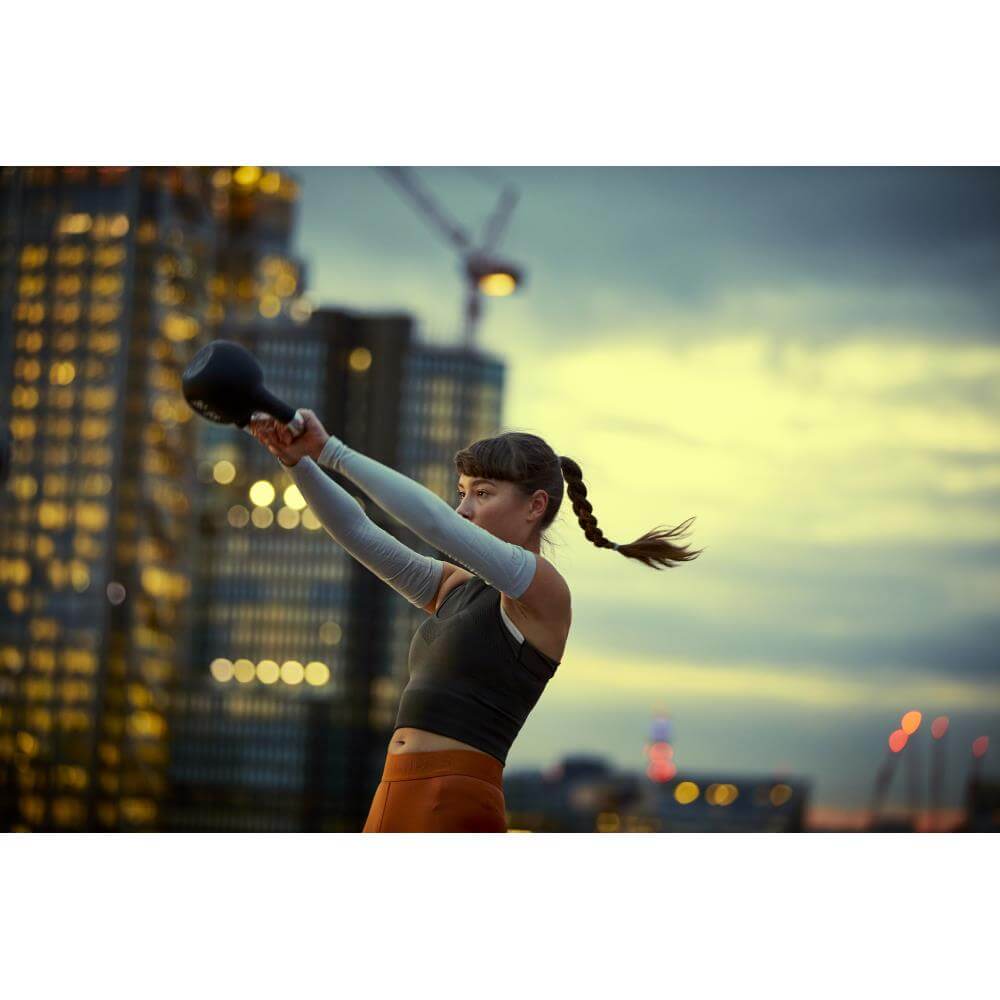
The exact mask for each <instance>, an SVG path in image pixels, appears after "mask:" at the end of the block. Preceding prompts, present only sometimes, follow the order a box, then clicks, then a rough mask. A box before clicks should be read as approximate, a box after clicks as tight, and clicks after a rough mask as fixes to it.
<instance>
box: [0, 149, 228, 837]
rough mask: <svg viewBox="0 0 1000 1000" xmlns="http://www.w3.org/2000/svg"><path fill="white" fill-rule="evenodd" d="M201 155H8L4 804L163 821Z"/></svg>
mask: <svg viewBox="0 0 1000 1000" xmlns="http://www.w3.org/2000/svg"><path fill="white" fill-rule="evenodd" d="M216 236H217V230H216V225H215V220H214V218H213V214H212V185H211V178H210V176H209V174H208V172H207V171H205V170H202V169H200V168H189V167H179V168H160V167H148V168H146V167H144V168H129V167H97V168H95V167H25V168H10V167H7V168H3V169H2V170H0V289H2V294H0V302H2V303H3V309H2V310H0V352H2V353H0V407H2V408H3V410H2V412H0V422H4V423H7V424H8V425H9V427H10V431H11V436H12V447H11V462H10V465H11V468H10V475H9V480H8V483H7V494H6V498H7V499H11V500H13V502H4V503H3V504H0V566H2V567H3V573H2V579H0V588H2V589H0V605H2V614H0V814H2V815H0V819H2V822H3V825H4V827H5V828H6V829H11V828H14V829H37V830H69V829H154V828H156V827H157V826H158V824H159V821H160V809H161V804H162V801H163V799H164V797H165V795H166V793H167V774H166V772H167V755H168V746H167V735H168V734H167V724H166V710H167V706H168V703H169V698H170V693H171V691H172V688H173V686H174V684H175V683H176V681H177V677H178V670H179V665H180V664H182V663H183V662H184V661H185V659H186V656H187V649H186V646H185V637H186V636H187V635H188V634H189V632H190V627H189V616H188V611H189V607H190V581H191V562H190V554H191V552H192V543H193V540H194V538H195V534H196V531H195V525H194V522H193V520H192V517H191V513H192V511H191V503H190V498H191V496H192V494H193V492H194V480H193V468H192V467H191V464H190V456H191V454H192V445H193V439H194V435H193V426H194V425H193V423H192V422H191V416H192V414H191V412H190V410H189V409H188V408H187V407H186V405H185V404H184V403H183V400H182V399H180V396H179V393H178V385H179V377H180V372H181V371H182V370H183V367H184V366H185V364H186V363H187V361H188V360H189V358H190V357H191V355H192V353H193V350H194V349H195V347H196V345H197V344H198V342H199V337H200V336H202V335H203V334H204V331H205V329H206V323H207V313H206V310H207V304H208V294H207V289H206V287H205V284H204V282H205V279H206V278H207V277H208V276H209V274H210V270H211V262H212V259H213V256H214V254H215V250H216Z"/></svg>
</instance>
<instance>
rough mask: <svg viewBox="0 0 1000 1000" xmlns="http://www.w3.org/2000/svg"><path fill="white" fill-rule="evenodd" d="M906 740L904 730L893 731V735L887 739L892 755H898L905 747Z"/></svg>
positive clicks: (907, 737)
mask: <svg viewBox="0 0 1000 1000" xmlns="http://www.w3.org/2000/svg"><path fill="white" fill-rule="evenodd" d="M908 739H909V736H907V734H906V732H905V730H902V729H897V730H895V731H894V732H893V734H892V735H891V736H890V737H889V749H890V750H891V751H892V752H893V753H899V751H900V750H902V749H903V747H905V746H906V741H907V740H908Z"/></svg>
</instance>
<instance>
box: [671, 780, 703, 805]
mask: <svg viewBox="0 0 1000 1000" xmlns="http://www.w3.org/2000/svg"><path fill="white" fill-rule="evenodd" d="M698 794H699V789H698V786H697V785H696V784H695V783H694V782H693V781H682V782H681V783H680V784H679V785H678V786H677V787H676V788H675V789H674V798H675V799H676V800H677V801H678V802H679V803H680V804H681V805H682V806H686V805H687V804H688V803H689V802H694V800H695V799H696V798H698Z"/></svg>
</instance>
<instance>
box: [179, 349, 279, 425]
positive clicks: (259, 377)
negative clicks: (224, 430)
mask: <svg viewBox="0 0 1000 1000" xmlns="http://www.w3.org/2000/svg"><path fill="white" fill-rule="evenodd" d="M181 389H182V391H183V393H184V398H185V399H186V400H187V401H188V405H189V406H190V407H191V409H192V410H194V411H195V413H198V414H200V415H201V416H203V417H205V419H206V420H212V421H214V422H215V423H217V424H235V425H236V426H237V427H239V428H245V427H246V425H247V424H248V423H249V421H250V417H251V416H252V415H253V413H254V412H255V411H259V412H261V413H267V414H269V415H270V416H272V417H275V418H276V419H278V420H280V421H281V423H283V424H288V423H291V421H292V419H293V417H294V416H295V410H294V409H293V408H292V407H291V406H289V405H288V404H287V403H286V402H285V401H284V400H282V399H278V397H277V396H275V395H274V394H273V393H271V392H269V391H268V390H267V388H266V387H265V385H264V372H263V369H262V368H261V367H260V362H259V361H258V360H257V359H256V358H255V357H254V356H253V355H252V354H251V353H250V352H249V351H248V350H247V349H246V348H245V347H244V346H243V345H242V344H237V343H235V342H234V341H232V340H213V341H212V342H211V343H209V344H206V345H205V346H204V347H203V348H202V349H201V350H200V351H199V352H198V353H197V354H196V355H195V356H194V357H193V358H192V359H191V362H190V364H188V366H187V368H185V369H184V374H183V375H182V376H181Z"/></svg>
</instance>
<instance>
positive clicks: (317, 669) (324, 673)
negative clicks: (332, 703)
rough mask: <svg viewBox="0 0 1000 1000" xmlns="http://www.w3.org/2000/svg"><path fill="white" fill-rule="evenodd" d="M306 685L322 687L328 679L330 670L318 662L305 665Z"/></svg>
mask: <svg viewBox="0 0 1000 1000" xmlns="http://www.w3.org/2000/svg"><path fill="white" fill-rule="evenodd" d="M305 677H306V683H307V684H311V685H312V686H313V687H322V686H323V685H324V684H326V682H327V681H328V680H329V679H330V668H329V667H328V666H327V665H326V664H325V663H320V662H319V660H313V661H312V663H307V664H306V673H305Z"/></svg>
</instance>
